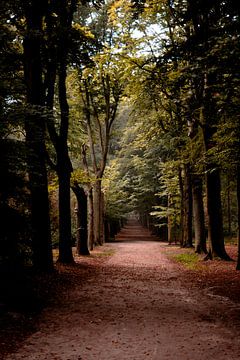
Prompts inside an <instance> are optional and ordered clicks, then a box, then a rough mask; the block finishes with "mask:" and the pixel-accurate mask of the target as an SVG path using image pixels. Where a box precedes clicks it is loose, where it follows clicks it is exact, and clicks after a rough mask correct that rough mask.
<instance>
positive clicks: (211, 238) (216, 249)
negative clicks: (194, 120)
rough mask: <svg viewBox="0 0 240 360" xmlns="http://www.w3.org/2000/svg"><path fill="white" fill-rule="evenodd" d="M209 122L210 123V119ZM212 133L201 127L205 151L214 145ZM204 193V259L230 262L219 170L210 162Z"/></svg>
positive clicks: (212, 130)
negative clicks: (206, 231)
mask: <svg viewBox="0 0 240 360" xmlns="http://www.w3.org/2000/svg"><path fill="white" fill-rule="evenodd" d="M208 112H209V109H208V111H207V115H208ZM207 118H208V117H207ZM209 122H210V123H211V117H210V120H209ZM214 131H215V128H214V127H213V126H209V125H208V124H205V126H204V127H203V135H204V143H205V149H206V151H208V150H209V149H211V147H212V146H213V145H214V143H213V139H212V138H213V135H214ZM206 193H207V212H208V242H209V250H208V255H207V257H206V259H212V258H213V257H219V258H221V259H223V260H231V259H230V257H229V256H228V254H227V253H226V250H225V245H224V235H223V216H222V203H221V178H220V170H219V168H218V167H217V166H216V164H214V163H212V162H209V163H208V164H207V167H206Z"/></svg>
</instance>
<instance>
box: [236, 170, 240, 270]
mask: <svg viewBox="0 0 240 360" xmlns="http://www.w3.org/2000/svg"><path fill="white" fill-rule="evenodd" d="M237 206H238V232H237V239H238V258H237V267H236V270H240V166H238V167H237Z"/></svg>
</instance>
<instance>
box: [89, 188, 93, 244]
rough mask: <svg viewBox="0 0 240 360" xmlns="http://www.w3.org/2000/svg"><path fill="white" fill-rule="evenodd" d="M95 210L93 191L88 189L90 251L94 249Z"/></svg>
mask: <svg viewBox="0 0 240 360" xmlns="http://www.w3.org/2000/svg"><path fill="white" fill-rule="evenodd" d="M93 218H94V208H93V189H92V187H91V188H89V189H88V244H89V247H90V250H93V247H94V221H93Z"/></svg>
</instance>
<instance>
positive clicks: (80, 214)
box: [72, 184, 90, 255]
mask: <svg viewBox="0 0 240 360" xmlns="http://www.w3.org/2000/svg"><path fill="white" fill-rule="evenodd" d="M72 190H73V192H74V194H75V195H76V198H77V212H76V214H77V246H76V247H77V255H89V254H90V253H89V250H88V220H87V219H88V210H87V195H86V194H85V191H84V189H83V188H81V187H80V186H79V185H77V184H75V185H74V186H72Z"/></svg>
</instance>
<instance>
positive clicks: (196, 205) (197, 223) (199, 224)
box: [192, 175, 207, 254]
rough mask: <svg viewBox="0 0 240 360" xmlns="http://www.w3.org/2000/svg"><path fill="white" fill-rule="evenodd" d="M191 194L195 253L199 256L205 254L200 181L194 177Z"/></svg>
mask: <svg viewBox="0 0 240 360" xmlns="http://www.w3.org/2000/svg"><path fill="white" fill-rule="evenodd" d="M192 193H193V214H194V233H195V251H196V253H198V254H201V253H202V252H203V253H205V254H207V246H206V231H205V221H204V207H203V193H202V179H201V178H199V177H197V176H196V175H195V176H193V177H192Z"/></svg>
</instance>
